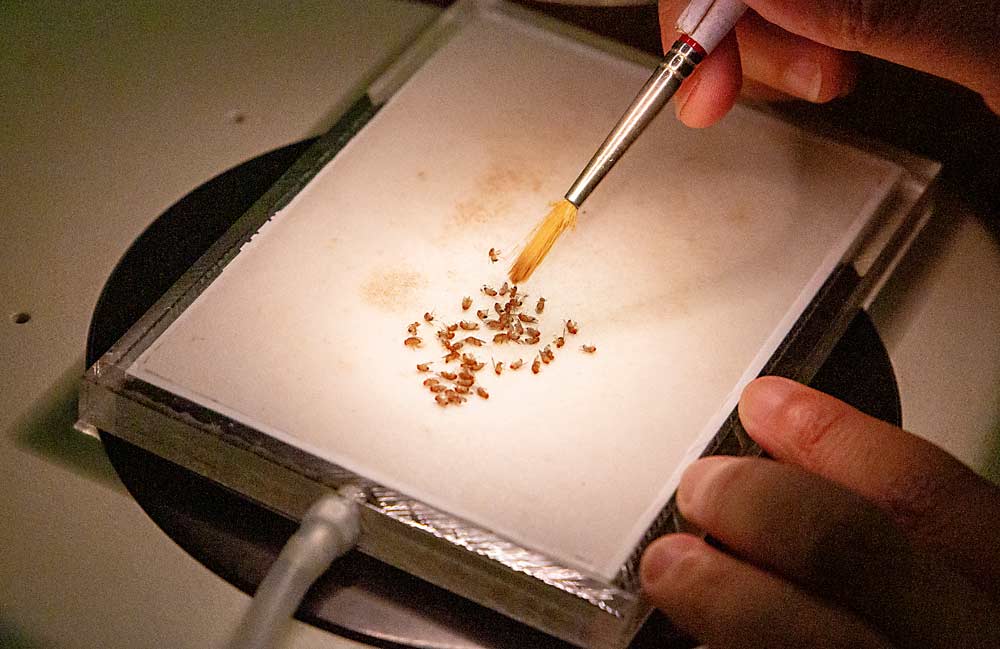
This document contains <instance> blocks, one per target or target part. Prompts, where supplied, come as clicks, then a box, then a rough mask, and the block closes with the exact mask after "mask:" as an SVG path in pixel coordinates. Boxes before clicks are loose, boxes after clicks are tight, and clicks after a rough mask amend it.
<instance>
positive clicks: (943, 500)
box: [874, 466, 960, 536]
mask: <svg viewBox="0 0 1000 649" xmlns="http://www.w3.org/2000/svg"><path fill="white" fill-rule="evenodd" d="M956 473H957V472H956V471H955V469H954V468H949V467H946V466H945V467H934V468H929V467H921V468H919V469H917V468H915V469H912V470H909V471H904V472H901V473H899V474H897V475H895V476H892V477H891V478H890V479H888V480H887V481H886V483H885V484H884V486H883V489H882V491H881V493H880V494H879V495H878V496H877V497H875V499H874V502H875V505H876V506H878V507H879V508H881V509H882V510H884V511H885V512H886V513H887V514H888V516H889V517H890V518H891V519H892V520H893V522H894V523H895V524H896V525H897V526H899V528H901V529H902V530H903V531H904V532H906V533H907V534H910V535H916V536H924V535H926V534H927V533H930V532H932V531H933V530H934V529H936V528H938V527H940V526H942V525H947V524H948V522H947V521H946V520H945V518H946V517H945V516H944V512H946V511H948V509H949V507H948V501H949V499H950V498H951V487H952V485H954V484H957V483H958V482H959V480H958V478H959V477H960V476H958V475H956Z"/></svg>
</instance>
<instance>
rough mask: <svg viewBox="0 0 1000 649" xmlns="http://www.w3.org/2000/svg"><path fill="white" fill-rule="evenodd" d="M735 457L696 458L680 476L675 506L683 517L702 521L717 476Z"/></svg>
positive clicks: (709, 502)
mask: <svg viewBox="0 0 1000 649" xmlns="http://www.w3.org/2000/svg"><path fill="white" fill-rule="evenodd" d="M736 461H737V459H736V458H732V457H725V456H721V455H720V456H716V457H707V458H703V459H701V460H698V461H697V462H695V463H694V464H692V465H691V466H689V467H688V468H687V469H686V470H685V471H684V475H683V476H681V483H680V485H678V486H677V506H678V507H679V508H680V510H681V513H682V514H684V516H685V517H687V518H690V519H691V520H692V521H694V522H695V523H698V522H699V521H704V519H705V513H706V512H708V511H709V510H710V508H711V507H712V498H713V497H714V495H713V492H714V491H715V490H716V487H717V486H718V480H717V479H718V477H719V475H720V474H721V473H723V472H724V471H727V470H728V469H729V468H730V467H731V466H732V465H733V463H734V462H736Z"/></svg>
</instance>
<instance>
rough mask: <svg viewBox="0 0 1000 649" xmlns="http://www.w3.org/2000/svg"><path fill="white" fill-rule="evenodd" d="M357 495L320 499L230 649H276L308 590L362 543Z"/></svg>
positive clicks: (272, 572) (279, 560)
mask: <svg viewBox="0 0 1000 649" xmlns="http://www.w3.org/2000/svg"><path fill="white" fill-rule="evenodd" d="M360 534H361V517H360V514H359V512H358V499H357V490H356V488H354V487H346V488H342V489H341V490H340V491H339V492H338V493H336V494H333V493H331V494H329V495H327V496H324V497H322V498H320V499H319V500H317V501H316V502H315V503H313V505H312V506H311V507H310V508H309V511H307V512H306V515H305V516H304V517H303V518H302V524H301V525H300V526H299V529H298V530H296V532H295V534H293V535H292V538H290V539H288V542H287V543H286V544H285V547H284V548H282V549H281V554H279V555H278V558H277V560H275V562H274V565H272V566H271V569H270V570H269V571H268V572H267V575H266V576H265V577H264V580H263V581H262V582H260V586H258V587H257V592H256V593H255V594H254V597H253V600H251V602H250V608H248V609H247V612H246V613H245V614H244V616H243V621H242V623H241V624H240V626H239V628H238V629H237V630H236V634H235V636H234V637H233V640H232V642H231V643H230V644H229V649H272V648H273V647H276V646H278V642H279V640H280V638H281V636H282V634H283V633H284V631H285V629H286V627H287V626H288V621H289V619H290V618H291V616H292V613H294V612H295V609H297V608H298V607H299V604H300V603H301V602H302V598H303V597H304V596H305V594H306V591H307V590H308V589H309V586H311V585H312V583H313V582H314V581H316V580H317V579H318V578H319V576H320V575H322V574H323V573H324V572H325V571H326V569H327V568H329V567H330V564H331V563H333V562H334V560H335V559H338V558H339V557H341V556H343V555H344V554H346V553H347V552H348V551H349V550H350V549H351V548H353V547H354V546H355V545H356V544H357V542H358V536H360Z"/></svg>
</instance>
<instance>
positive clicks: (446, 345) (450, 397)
mask: <svg viewBox="0 0 1000 649" xmlns="http://www.w3.org/2000/svg"><path fill="white" fill-rule="evenodd" d="M498 252H499V251H497V250H495V249H493V248H491V249H490V255H489V256H490V260H491V261H496V260H495V259H494V257H496V255H497V254H498ZM480 292H481V293H482V295H483V296H484V297H485V298H488V301H489V302H492V304H491V305H488V306H487V307H486V308H482V309H473V299H472V297H470V296H465V297H463V298H462V302H461V306H462V312H463V314H466V313H471V312H473V311H475V314H476V315H475V318H472V317H471V316H465V318H466V319H461V320H459V321H458V322H452V323H442V322H440V321H439V320H438V319H437V318H436V316H435V315H434V313H433V312H427V313H424V316H423V319H422V320H423V321H421V320H415V321H414V322H413V323H411V324H410V325H409V326H408V327H407V328H406V331H407V333H409V337H408V338H406V339H405V340H404V341H403V344H404V345H406V346H407V347H409V348H411V349H415V350H416V349H425V346H424V345H425V339H427V340H432V339H433V340H434V341H435V343H436V344H437V345H438V346H439V347H440V348H441V351H442V352H444V355H443V356H441V358H440V360H434V361H427V362H424V363H418V364H417V366H416V367H417V372H418V373H420V374H432V373H433V375H432V376H428V377H427V378H425V379H424V381H423V385H424V387H426V388H427V389H428V390H429V391H430V392H431V394H433V395H434V401H435V402H436V403H437V404H438V405H439V406H441V407H442V408H444V407H447V406H450V405H456V406H457V405H461V404H463V403H465V402H466V401H467V400H468V398H469V397H470V396H472V395H476V396H478V397H480V398H482V399H489V398H490V394H489V392H487V391H486V389H485V388H484V387H483V386H481V385H478V384H477V380H476V374H477V373H478V372H479V371H480V370H482V369H484V368H485V367H486V366H487V363H486V362H485V361H481V360H479V359H478V358H477V357H476V355H475V352H474V351H473V350H472V348H473V347H475V348H479V349H480V350H483V351H488V350H489V349H491V348H492V347H495V346H500V345H523V346H525V347H529V348H533V349H532V350H530V351H531V353H530V354H528V358H529V359H530V368H531V372H532V373H533V374H538V373H539V372H541V370H542V366H543V365H548V364H549V363H551V362H553V361H554V360H555V359H556V354H555V352H554V351H553V349H552V348H553V347H555V349H561V348H562V347H563V346H564V345H565V344H566V336H568V335H569V336H575V335H576V334H577V333H578V332H579V325H578V324H577V323H576V322H574V321H573V320H566V321H564V322H563V328H562V331H561V333H560V335H558V336H556V337H554V338H553V339H552V341H551V342H550V343H547V344H546V345H545V346H544V347H542V348H540V349H539V348H538V346H539V345H541V344H542V343H541V340H542V332H541V331H540V329H539V328H540V327H541V324H539V321H540V319H541V317H542V314H543V313H544V312H545V298H544V297H539V298H538V299H537V300H534V301H529V300H528V295H526V294H524V293H520V292H519V291H518V287H517V286H510V285H509V284H508V283H507V282H504V284H503V286H501V287H500V288H498V289H497V288H493V287H490V286H486V285H484V286H483V287H482V288H481V289H480ZM421 327H423V328H425V329H432V330H433V333H432V334H430V335H421ZM580 350H581V351H583V352H585V353H588V354H593V353H594V352H596V351H597V347H595V346H594V345H581V346H580ZM532 356H533V358H532ZM525 362H526V361H525V360H524V359H523V358H518V359H517V360H515V361H512V362H509V363H508V364H507V366H506V369H507V370H510V371H514V372H516V371H518V370H520V369H521V368H522V367H524V365H525ZM489 365H490V367H491V369H492V370H493V373H494V374H496V375H497V376H500V375H502V374H503V372H504V370H505V367H504V363H503V362H502V361H495V360H492V358H491V360H490V363H489ZM452 370H454V371H452Z"/></svg>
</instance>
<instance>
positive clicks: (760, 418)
mask: <svg viewBox="0 0 1000 649" xmlns="http://www.w3.org/2000/svg"><path fill="white" fill-rule="evenodd" d="M801 388H802V386H801V385H800V384H798V383H796V382H795V381H790V380H788V379H783V378H780V377H777V376H765V377H763V378H759V379H757V380H756V381H753V382H751V383H750V385H748V386H747V387H746V388H745V389H744V390H743V395H742V396H741V397H740V405H739V413H740V421H741V422H743V427H744V428H746V429H747V431H748V432H750V433H751V434H753V432H754V431H757V430H763V429H764V428H766V427H767V422H768V421H769V420H771V419H772V418H773V417H775V416H776V415H777V413H778V412H779V411H780V410H781V408H782V407H783V406H784V404H786V403H787V402H788V400H789V399H790V398H791V396H792V394H793V393H795V392H796V391H798V390H799V389H801Z"/></svg>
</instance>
